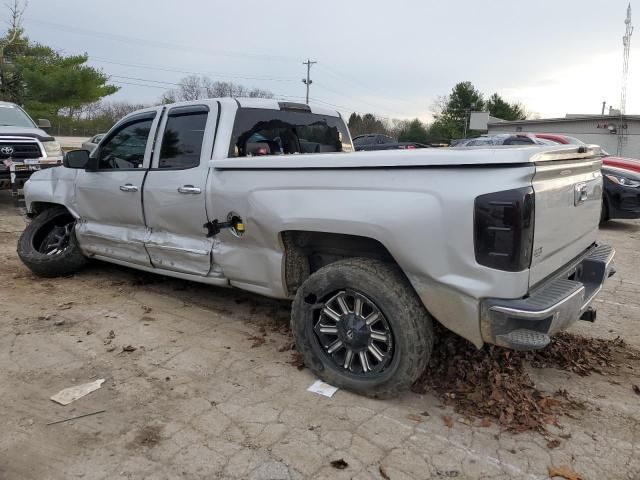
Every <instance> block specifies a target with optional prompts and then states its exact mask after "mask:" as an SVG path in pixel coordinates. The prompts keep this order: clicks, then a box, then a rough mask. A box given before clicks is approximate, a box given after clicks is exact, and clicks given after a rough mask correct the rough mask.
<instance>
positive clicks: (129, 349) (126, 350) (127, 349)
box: [122, 345, 137, 352]
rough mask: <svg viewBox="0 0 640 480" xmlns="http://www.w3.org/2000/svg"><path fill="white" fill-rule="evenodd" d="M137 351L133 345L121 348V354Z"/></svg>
mask: <svg viewBox="0 0 640 480" xmlns="http://www.w3.org/2000/svg"><path fill="white" fill-rule="evenodd" d="M136 350H137V348H136V347H134V346H133V345H127V346H126V347H122V351H123V352H135V351H136Z"/></svg>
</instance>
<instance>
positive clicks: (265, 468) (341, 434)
mask: <svg viewBox="0 0 640 480" xmlns="http://www.w3.org/2000/svg"><path fill="white" fill-rule="evenodd" d="M0 200H1V201H0V265H2V267H1V268H0V298H1V299H2V303H1V304H0V400H1V402H0V418H1V419H2V428H1V429H0V479H3V480H4V479H10V480H13V479H37V480H43V479H72V478H82V479H91V480H93V479H95V480H97V479H114V478H125V479H149V480H151V479H158V480H159V479H173V478H188V479H191V478H194V479H213V478H225V479H227V478H228V479H300V478H314V479H319V478H331V479H342V478H345V479H347V478H349V479H351V478H353V479H368V478H374V479H386V478H389V479H392V480H401V479H426V478H436V479H448V478H457V479H483V478H485V479H487V478H491V479H514V478H516V479H520V478H522V479H543V478H548V474H547V468H548V467H549V466H550V465H567V466H569V467H571V468H572V469H573V470H575V471H576V472H578V473H580V474H581V475H582V478H585V479H593V480H596V479H609V478H610V479H630V480H631V479H637V478H640V454H639V452H638V440H639V436H640V427H639V424H640V397H639V396H637V395H635V394H634V393H633V391H632V389H631V386H630V383H629V382H633V381H635V382H636V383H637V384H640V380H638V372H637V371H636V372H631V371H630V372H622V373H621V375H620V377H616V382H617V384H616V383H613V382H612V381H611V380H612V379H611V378H610V377H606V376H601V375H592V376H589V377H578V376H576V375H573V374H570V373H568V372H561V371H557V370H553V369H544V370H532V375H533V377H534V379H535V380H536V383H537V384H538V385H539V386H540V387H541V388H543V389H545V390H547V391H550V392H551V391H554V389H557V388H560V387H562V388H565V389H567V390H568V391H569V393H570V394H572V395H573V396H575V397H576V398H578V399H579V400H582V401H584V402H585V403H586V405H587V407H588V408H587V409H586V411H584V412H583V413H580V414H578V415H577V416H576V417H575V418H569V417H564V418H562V421H561V425H562V431H561V433H563V434H564V435H565V436H568V435H571V437H570V438H569V439H568V440H565V441H563V442H562V444H561V445H560V447H558V448H555V449H549V448H548V447H547V440H545V439H544V438H543V437H542V436H541V435H539V434H536V433H525V434H519V435H513V434H510V433H508V432H501V431H500V430H499V429H498V428H497V427H496V426H495V425H494V426H491V427H489V428H481V427H479V426H478V424H477V422H475V423H474V422H470V421H469V420H467V419H464V418H462V417H460V416H459V415H457V414H456V413H455V412H453V411H452V410H451V409H450V408H448V407H447V408H445V407H444V406H442V405H441V404H440V402H439V401H438V399H437V398H436V397H434V396H433V395H430V394H427V395H417V394H413V393H406V394H403V395H401V396H400V397H398V398H395V399H391V400H384V401H378V400H372V399H367V398H363V397H360V396H357V395H354V394H351V393H349V392H346V391H342V390H339V391H338V392H337V393H336V394H335V395H334V397H333V398H325V397H322V396H319V395H316V394H312V393H309V392H307V391H306V389H307V387H308V386H309V385H311V383H312V382H313V381H314V380H315V378H314V377H313V376H312V374H311V373H310V372H309V371H308V370H305V369H303V370H298V369H297V368H296V367H295V366H293V365H291V363H290V362H291V357H292V352H291V350H290V349H288V347H289V342H290V338H289V337H288V336H287V335H286V333H282V332H284V329H282V328H281V327H282V326H283V325H286V323H287V321H288V308H289V305H288V304H287V302H279V301H273V300H268V299H264V298H262V297H258V296H255V295H250V294H247V293H243V292H240V291H235V290H229V289H220V288H213V287H208V286H203V285H197V284H192V283H189V282H183V281H178V280H170V279H162V278H159V277H157V278H156V277H154V276H152V275H146V274H141V273H139V272H135V271H133V270H129V269H126V268H120V267H115V266H111V265H108V264H103V263H98V262H96V263H94V264H92V265H90V266H89V267H88V268H87V269H86V270H84V271H83V272H82V273H79V274H77V275H75V276H73V277H70V278H61V279H38V278H35V277H33V276H32V275H31V274H30V273H29V271H28V270H27V269H26V268H25V267H23V266H22V264H21V263H20V262H19V260H18V259H17V256H16V254H15V244H16V240H17V238H18V235H19V232H20V231H21V230H22V228H23V225H24V224H23V220H22V219H21V218H20V217H19V216H17V215H16V214H15V212H14V210H13V209H12V208H11V206H10V205H9V204H8V203H7V202H6V197H0ZM601 237H602V239H603V240H606V241H609V242H611V243H613V244H614V246H615V247H616V248H617V249H618V258H617V267H618V274H617V275H616V276H615V277H614V278H612V279H611V281H610V282H609V284H608V285H607V286H606V288H605V290H604V291H603V293H602V295H601V296H600V298H599V299H598V301H597V306H598V308H599V312H598V313H599V315H598V320H597V322H596V323H595V324H593V325H592V324H587V323H584V322H579V323H578V324H576V325H575V326H574V327H572V330H573V331H575V332H579V333H581V334H583V335H591V336H598V337H604V338H615V337H616V336H618V335H620V336H622V337H623V338H624V339H625V341H627V342H628V343H629V344H631V345H634V346H636V347H639V348H640V328H639V327H640V295H638V293H639V292H640V268H639V267H640V242H639V239H640V222H634V221H624V222H611V223H610V224H609V225H607V226H606V227H605V228H604V229H603V230H602V232H601ZM61 321H63V322H61ZM56 323H57V324H56ZM112 330H113V332H114V334H115V338H112V339H111V338H109V337H110V331H112ZM281 330H282V332H281ZM256 337H259V338H264V339H265V342H264V343H262V344H261V342H259V341H256ZM127 345H131V346H133V347H135V351H132V352H124V351H123V350H122V349H123V347H124V346H127ZM97 378H105V379H106V382H105V384H104V385H103V387H102V388H101V389H100V390H98V391H96V392H93V393H91V394H90V395H88V396H86V397H84V398H82V399H80V400H77V401H75V402H73V403H72V404H70V405H68V406H66V407H64V406H61V405H57V404H55V403H53V402H51V401H50V400H49V397H50V396H51V395H53V394H55V393H56V392H58V391H59V390H61V389H63V388H66V387H69V386H72V385H76V384H80V383H85V382H90V381H93V380H95V379H97ZM98 410H106V411H105V412H104V413H102V414H97V415H94V416H90V417H86V418H81V419H78V420H74V421H70V422H65V423H60V424H57V425H50V426H47V425H46V424H47V423H48V422H52V421H55V420H59V419H64V418H69V417H73V416H76V415H82V414H85V413H90V412H94V411H98ZM425 412H426V413H428V416H427V415H423V414H424V413H425ZM442 415H449V416H451V417H452V418H453V419H454V420H455V422H454V425H453V426H452V428H448V427H447V426H446V425H445V423H444V422H443V420H442ZM554 428H555V427H554ZM558 432H560V430H558ZM340 459H342V460H344V461H345V462H346V463H347V466H346V468H345V469H343V470H339V469H336V468H334V467H333V466H332V465H331V462H332V461H334V460H340Z"/></svg>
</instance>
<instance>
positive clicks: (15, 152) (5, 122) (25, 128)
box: [0, 102, 63, 196]
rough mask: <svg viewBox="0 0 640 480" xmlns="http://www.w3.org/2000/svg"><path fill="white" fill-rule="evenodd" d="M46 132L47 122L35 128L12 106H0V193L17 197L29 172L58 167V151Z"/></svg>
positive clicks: (49, 124)
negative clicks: (5, 191) (7, 193)
mask: <svg viewBox="0 0 640 480" xmlns="http://www.w3.org/2000/svg"><path fill="white" fill-rule="evenodd" d="M48 128H51V122H49V120H46V119H39V120H38V123H37V124H36V123H35V122H34V121H33V119H32V118H31V117H30V116H29V115H28V114H27V112H25V111H24V110H23V109H22V108H20V107H19V106H18V105H16V104H15V103H10V102H0V190H8V189H11V190H12V192H13V194H14V196H17V195H18V191H19V190H20V189H21V188H22V186H23V185H24V183H25V182H26V181H27V179H28V178H29V177H30V176H31V174H32V173H33V172H35V171H37V170H42V169H44V168H49V167H53V166H56V165H60V164H61V163H62V156H63V152H62V148H61V147H60V144H59V143H58V142H56V140H55V138H53V137H52V136H51V135H49V134H48V133H47V132H46V131H45V130H43V129H48Z"/></svg>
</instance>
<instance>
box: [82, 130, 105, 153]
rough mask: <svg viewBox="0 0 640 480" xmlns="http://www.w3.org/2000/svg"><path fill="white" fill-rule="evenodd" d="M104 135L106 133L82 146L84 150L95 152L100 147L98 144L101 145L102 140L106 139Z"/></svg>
mask: <svg viewBox="0 0 640 480" xmlns="http://www.w3.org/2000/svg"><path fill="white" fill-rule="evenodd" d="M104 135H105V134H104V133H99V134H97V135H94V136H93V137H91V138H90V139H89V140H87V141H86V142H84V143H83V144H82V150H89V152H93V151H94V150H95V149H96V147H97V146H98V144H99V143H100V140H102V138H103V137H104Z"/></svg>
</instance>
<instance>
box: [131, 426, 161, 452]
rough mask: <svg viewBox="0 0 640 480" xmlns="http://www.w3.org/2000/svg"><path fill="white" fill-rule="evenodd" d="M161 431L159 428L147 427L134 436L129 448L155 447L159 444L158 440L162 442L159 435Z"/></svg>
mask: <svg viewBox="0 0 640 480" xmlns="http://www.w3.org/2000/svg"><path fill="white" fill-rule="evenodd" d="M161 431H162V427H161V426H152V425H147V426H146V427H144V428H143V429H142V430H140V431H139V432H138V433H137V434H136V436H135V438H134V439H133V442H131V446H132V447H147V448H149V447H155V446H156V445H157V444H158V443H160V440H162V436H161V435H160V432H161Z"/></svg>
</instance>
